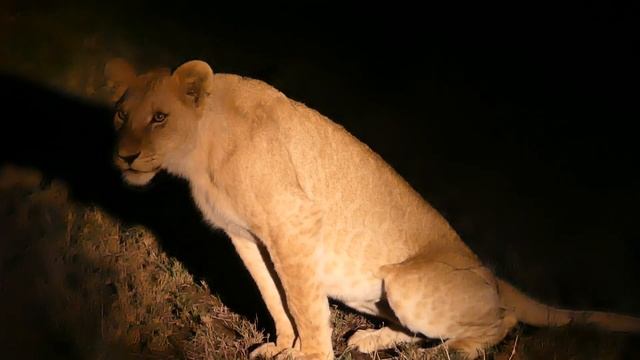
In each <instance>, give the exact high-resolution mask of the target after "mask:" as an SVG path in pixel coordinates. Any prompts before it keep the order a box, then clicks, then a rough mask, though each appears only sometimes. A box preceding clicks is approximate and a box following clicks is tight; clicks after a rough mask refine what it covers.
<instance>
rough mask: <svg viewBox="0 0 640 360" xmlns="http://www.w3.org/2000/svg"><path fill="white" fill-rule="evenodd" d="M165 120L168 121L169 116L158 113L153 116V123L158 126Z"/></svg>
mask: <svg viewBox="0 0 640 360" xmlns="http://www.w3.org/2000/svg"><path fill="white" fill-rule="evenodd" d="M165 120H167V114H165V113H163V112H160V111H158V112H156V113H155V114H153V118H152V119H151V122H153V123H156V124H158V123H161V122H164V121H165Z"/></svg>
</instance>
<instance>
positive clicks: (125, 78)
mask: <svg viewBox="0 0 640 360" xmlns="http://www.w3.org/2000/svg"><path fill="white" fill-rule="evenodd" d="M136 76H137V75H136V70H135V68H134V67H133V65H131V64H130V63H129V62H128V61H126V60H125V59H122V58H113V59H111V60H109V61H107V63H106V64H105V65H104V79H105V83H106V88H107V90H108V91H109V100H110V101H111V102H114V103H115V102H116V101H118V99H120V97H122V95H123V94H124V92H125V91H126V90H127V88H128V87H129V86H131V84H132V83H133V81H134V80H135V79H136Z"/></svg>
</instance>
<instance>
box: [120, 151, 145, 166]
mask: <svg viewBox="0 0 640 360" xmlns="http://www.w3.org/2000/svg"><path fill="white" fill-rule="evenodd" d="M139 155H140V153H136V154H133V155H122V154H118V156H119V157H120V159H122V160H124V162H126V163H127V165H131V163H133V162H134V161H135V160H136V159H137V158H138V156H139Z"/></svg>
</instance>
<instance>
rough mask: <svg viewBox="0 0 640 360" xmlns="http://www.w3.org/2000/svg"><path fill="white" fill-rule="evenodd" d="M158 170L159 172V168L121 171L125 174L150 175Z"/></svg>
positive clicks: (130, 168)
mask: <svg viewBox="0 0 640 360" xmlns="http://www.w3.org/2000/svg"><path fill="white" fill-rule="evenodd" d="M159 170H160V167H159V166H156V167H154V168H153V169H151V170H137V169H134V168H132V167H129V168H127V169H122V172H123V173H125V174H150V173H156V172H158V171H159Z"/></svg>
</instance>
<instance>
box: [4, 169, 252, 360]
mask: <svg viewBox="0 0 640 360" xmlns="http://www.w3.org/2000/svg"><path fill="white" fill-rule="evenodd" d="M21 177H22V178H23V179H21ZM1 179H2V181H0V185H1V186H2V188H1V189H0V199H1V201H0V214H2V219H1V221H2V233H3V241H2V243H1V244H0V246H1V248H0V254H1V255H2V256H1V257H0V265H1V269H2V274H3V277H2V280H3V281H2V293H3V294H11V295H10V296H6V295H5V297H4V300H5V304H4V306H2V307H1V308H0V314H1V315H2V316H1V317H0V318H1V319H2V320H3V321H2V322H1V324H2V326H0V327H1V328H2V329H1V330H0V331H2V335H3V336H2V338H3V341H6V342H7V344H8V346H9V350H8V351H9V354H13V355H18V354H21V356H20V358H37V357H40V356H41V355H45V354H46V355H47V357H48V358H58V357H59V358H63V357H64V358H66V357H67V356H69V357H78V358H91V359H112V358H145V359H155V358H157V359H174V358H175V359H237V358H246V357H247V351H248V349H249V347H250V346H251V345H253V344H257V343H260V342H261V341H262V340H263V334H262V333H261V332H260V331H258V330H257V329H256V327H255V325H254V324H253V323H251V322H249V321H247V320H246V319H241V318H240V317H239V316H238V315H236V314H234V313H232V312H230V311H229V310H228V309H227V308H226V307H225V306H224V305H223V304H222V303H221V302H220V300H219V299H218V298H217V297H215V296H214V295H212V294H211V293H210V292H209V289H208V288H207V286H206V284H204V283H196V282H194V280H193V278H192V276H191V275H190V274H189V273H188V272H187V271H186V270H185V269H184V267H183V266H182V265H181V264H180V263H179V262H178V261H176V260H175V259H173V258H169V257H167V256H166V255H165V254H164V253H163V252H162V251H161V250H160V248H159V247H158V244H157V243H156V241H155V239H154V237H153V235H152V234H150V233H149V232H148V231H147V230H145V229H143V228H141V227H137V226H134V227H123V226H122V225H121V224H119V223H118V222H117V221H116V220H114V219H112V218H110V217H109V216H107V215H105V213H103V212H102V211H100V210H99V209H97V208H94V207H84V206H80V205H78V204H75V203H73V202H71V201H69V200H68V199H67V195H66V194H67V189H66V188H65V187H64V186H63V185H62V184H60V183H57V182H53V183H52V184H50V185H45V187H42V186H41V184H40V181H39V179H38V174H37V173H29V174H24V175H23V174H22V173H21V171H20V170H16V169H15V168H5V169H4V170H3V174H2V177H1ZM28 314H31V316H30V317H29V316H27V317H26V319H25V318H24V316H25V315H28ZM4 351H7V347H4ZM30 355H32V356H30ZM10 358H11V357H10Z"/></svg>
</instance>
